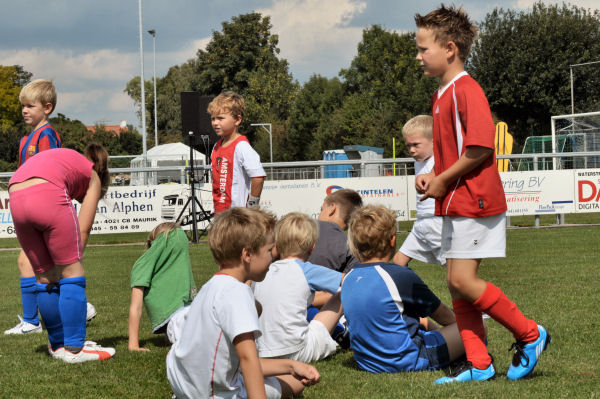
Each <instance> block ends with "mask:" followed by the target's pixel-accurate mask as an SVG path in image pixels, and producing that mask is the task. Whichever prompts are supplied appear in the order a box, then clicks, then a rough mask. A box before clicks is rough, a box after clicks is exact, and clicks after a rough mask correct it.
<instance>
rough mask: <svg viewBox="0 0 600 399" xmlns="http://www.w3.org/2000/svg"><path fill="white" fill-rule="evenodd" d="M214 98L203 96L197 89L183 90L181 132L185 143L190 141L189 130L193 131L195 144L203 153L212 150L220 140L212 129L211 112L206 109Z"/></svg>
mask: <svg viewBox="0 0 600 399" xmlns="http://www.w3.org/2000/svg"><path fill="white" fill-rule="evenodd" d="M213 98H214V97H212V96H203V95H201V94H200V93H199V92H197V91H182V92H181V127H182V130H181V133H182V135H183V139H184V143H187V142H188V139H189V132H193V134H192V136H193V140H192V141H193V146H194V148H196V149H197V150H199V151H201V152H203V153H206V150H207V149H208V151H209V152H210V150H212V147H213V146H214V145H215V143H216V142H217V141H218V140H219V136H217V134H216V133H215V131H214V130H213V129H212V126H211V123H210V114H209V113H208V111H207V110H206V109H207V108H208V104H209V103H210V102H211V101H212V100H213ZM208 155H210V153H209V154H208Z"/></svg>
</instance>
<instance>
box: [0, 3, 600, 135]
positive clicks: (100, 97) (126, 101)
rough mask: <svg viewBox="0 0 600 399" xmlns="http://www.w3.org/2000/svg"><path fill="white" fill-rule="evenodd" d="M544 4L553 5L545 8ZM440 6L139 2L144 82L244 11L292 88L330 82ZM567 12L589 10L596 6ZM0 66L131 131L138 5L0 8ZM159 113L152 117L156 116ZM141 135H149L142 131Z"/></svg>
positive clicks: (88, 119) (190, 54)
mask: <svg viewBox="0 0 600 399" xmlns="http://www.w3.org/2000/svg"><path fill="white" fill-rule="evenodd" d="M544 2H545V3H556V2H555V1H552V0H544ZM445 3H446V4H456V5H462V6H463V7H464V8H465V9H466V11H467V12H468V13H469V15H470V16H471V18H472V19H473V20H475V21H481V20H482V19H483V18H484V17H485V15H486V14H487V13H488V12H490V11H491V10H493V9H494V8H495V7H502V8H504V9H528V8H531V5H532V4H533V3H534V0H495V1H483V0H464V1H462V2H460V3H458V2H457V3H453V2H451V1H446V2H445ZM439 4H440V0H218V1H207V0H169V1H165V0H142V19H143V24H142V27H143V35H142V36H143V54H144V57H143V59H144V78H145V79H146V80H151V79H152V77H153V39H152V36H151V35H150V34H148V33H147V31H148V30H150V29H154V30H156V75H157V77H161V76H164V75H165V74H166V73H167V71H168V69H169V68H170V67H171V66H173V65H180V64H182V63H184V62H185V61H187V60H188V59H190V58H194V57H195V55H196V52H197V50H198V49H200V48H204V46H206V44H207V43H208V42H209V41H210V38H211V36H212V33H213V32H214V31H220V30H221V23H222V22H223V21H230V20H231V18H232V17H233V16H237V15H240V14H245V13H249V12H253V11H257V12H260V13H262V14H263V15H269V16H270V17H271V23H272V25H273V28H272V29H271V33H272V34H277V35H279V48H280V50H281V52H280V56H281V57H283V58H285V59H287V60H288V62H289V66H290V72H291V74H292V76H293V77H294V79H296V80H298V81H299V82H300V83H303V82H305V81H306V80H308V78H309V77H310V76H311V75H312V74H319V75H322V76H326V77H329V78H331V77H334V76H337V75H338V72H339V71H340V69H342V68H347V67H348V66H349V65H350V62H351V61H352V58H353V57H354V56H355V55H356V47H357V45H358V43H359V42H360V40H361V35H362V31H363V29H364V28H367V27H369V26H371V25H373V24H378V25H381V26H382V27H384V28H386V29H389V30H394V31H399V32H407V31H414V30H415V27H414V19H413V18H414V15H415V14H416V13H419V14H426V13H427V12H429V11H431V10H433V9H435V8H437V7H439ZM571 4H574V5H577V6H579V7H585V8H592V9H595V8H598V7H599V6H598V0H575V1H571ZM0 9H1V10H2V11H1V12H0V37H1V38H2V40H0V65H21V66H23V68H24V69H25V70H26V71H29V72H31V73H33V79H37V78H44V79H53V81H54V84H55V86H56V88H57V91H58V103H57V106H56V110H55V112H60V113H62V114H64V115H66V116H67V117H69V118H71V119H78V120H80V121H82V122H84V123H85V124H87V125H93V124H96V123H102V124H107V125H110V124H119V123H120V122H121V121H123V120H125V121H127V123H128V124H133V125H134V126H136V127H139V120H138V118H137V116H136V108H135V105H134V103H133V101H132V100H131V99H130V98H129V96H127V94H125V93H124V91H123V90H124V89H125V85H126V84H127V82H128V81H129V80H131V79H132V78H133V77H135V76H139V75H140V73H141V57H140V39H139V12H138V11H139V3H138V0H99V1H98V0H97V1H91V0H52V1H42V0H0ZM158 112H160V108H159V109H158ZM147 130H148V132H149V133H148V134H150V131H153V127H147Z"/></svg>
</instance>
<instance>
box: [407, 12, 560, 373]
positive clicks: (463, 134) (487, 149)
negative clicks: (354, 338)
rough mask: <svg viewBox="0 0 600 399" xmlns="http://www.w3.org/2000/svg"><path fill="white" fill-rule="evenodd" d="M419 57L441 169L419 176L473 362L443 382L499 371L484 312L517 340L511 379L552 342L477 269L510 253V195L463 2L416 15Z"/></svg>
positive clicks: (472, 30) (473, 29)
mask: <svg viewBox="0 0 600 399" xmlns="http://www.w3.org/2000/svg"><path fill="white" fill-rule="evenodd" d="M415 22H416V25H417V28H418V30H417V35H416V42H417V57H416V58H417V61H418V62H419V64H420V65H421V68H422V69H423V71H424V72H425V75H426V76H435V77H439V79H440V88H439V90H437V91H436V92H435V93H434V94H433V96H432V99H431V106H432V114H433V150H434V157H435V168H434V170H433V171H432V172H430V173H428V174H424V175H420V176H417V179H416V181H415V185H416V189H417V191H418V192H421V193H424V195H423V197H422V198H421V199H422V200H425V199H427V198H435V199H436V215H438V216H443V225H442V254H443V255H444V256H445V257H446V260H447V277H446V280H447V283H448V289H449V290H450V295H451V296H452V305H453V308H454V314H455V315H456V322H457V324H458V329H459V331H460V335H461V338H462V341H463V343H464V346H465V351H466V354H467V362H466V363H465V364H464V365H463V367H460V368H458V369H457V370H456V372H455V373H453V374H452V375H451V376H449V377H443V378H440V379H438V380H437V381H436V383H437V384H444V383H452V382H469V381H485V380H489V379H492V378H494V376H495V375H496V371H495V369H494V365H493V361H492V357H491V356H490V354H489V353H488V350H487V346H486V344H485V329H484V325H483V320H482V313H487V314H488V315H489V316H490V317H491V318H493V319H494V320H496V321H497V322H499V323H500V324H502V325H503V326H504V327H505V328H507V329H508V330H509V331H510V332H511V333H512V334H513V336H514V338H515V340H516V342H515V343H514V344H513V346H512V347H511V349H512V348H514V349H515V352H514V355H513V360H512V363H511V364H510V366H509V368H508V372H507V373H506V375H507V377H508V378H509V379H511V380H516V379H520V378H523V377H525V376H527V375H528V374H530V373H531V372H532V371H533V368H534V367H535V365H536V364H537V362H538V358H539V356H540V355H541V354H542V352H543V351H544V350H545V349H546V347H547V345H548V344H549V343H550V342H551V339H550V335H549V334H548V332H547V331H546V329H545V328H544V327H543V326H541V325H538V324H537V323H536V322H535V321H533V320H531V319H528V318H526V317H525V316H524V315H523V314H522V313H521V311H520V310H519V309H518V308H517V306H516V305H515V304H514V303H513V302H511V301H510V300H509V299H508V298H507V297H506V295H505V294H504V293H503V292H502V291H501V290H500V289H499V288H498V287H496V286H495V285H493V284H491V283H489V282H487V281H485V280H482V279H481V278H479V277H478V275H477V272H478V270H479V266H480V264H481V259H482V258H491V257H504V256H505V252H506V231H505V230H506V220H505V219H506V199H505V196H504V190H503V187H502V181H501V180H500V175H499V173H498V169H497V168H496V159H495V154H494V131H495V129H494V123H493V121H492V115H491V112H490V107H489V104H488V101H487V99H486V97H485V94H484V92H483V90H482V89H481V87H480V86H479V84H477V82H476V81H475V80H473V78H471V77H470V76H469V75H468V74H467V72H466V71H465V70H464V62H465V60H466V59H467V56H468V54H469V50H470V48H471V44H472V43H473V40H474V38H475V35H476V33H477V27H476V26H475V25H474V24H473V23H472V22H471V21H470V19H469V17H468V16H467V14H466V13H465V12H464V11H463V10H462V9H456V8H454V7H449V8H447V7H445V6H443V5H442V6H441V7H440V8H439V9H437V10H434V11H432V12H430V13H429V14H427V15H425V16H421V15H419V14H417V15H415Z"/></svg>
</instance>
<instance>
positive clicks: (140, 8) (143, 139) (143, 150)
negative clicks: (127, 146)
mask: <svg viewBox="0 0 600 399" xmlns="http://www.w3.org/2000/svg"><path fill="white" fill-rule="evenodd" d="M138 12H139V17H140V66H141V70H142V71H141V72H142V74H141V76H140V83H141V89H142V95H141V101H140V107H141V108H142V110H141V111H142V154H143V155H144V167H148V151H147V148H146V147H147V146H146V96H145V93H144V45H143V40H142V39H143V36H142V0H138ZM142 173H143V176H144V185H148V173H147V172H145V171H144V172H142Z"/></svg>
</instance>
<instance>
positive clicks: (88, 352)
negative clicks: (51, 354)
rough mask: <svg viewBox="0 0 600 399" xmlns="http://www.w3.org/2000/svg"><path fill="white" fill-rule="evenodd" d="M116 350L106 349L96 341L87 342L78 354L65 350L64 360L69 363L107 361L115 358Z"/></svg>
mask: <svg viewBox="0 0 600 399" xmlns="http://www.w3.org/2000/svg"><path fill="white" fill-rule="evenodd" d="M58 350H60V349H57V351H58ZM114 354H115V348H104V347H102V346H100V345H98V344H97V343H95V342H94V341H85V343H84V344H83V348H82V349H81V351H79V352H78V353H73V352H71V351H70V350H68V349H65V350H64V354H63V356H62V358H61V359H62V360H63V361H65V362H67V363H83V362H88V361H91V360H106V359H110V358H111V357H113V355H114Z"/></svg>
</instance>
